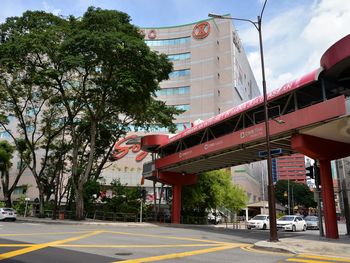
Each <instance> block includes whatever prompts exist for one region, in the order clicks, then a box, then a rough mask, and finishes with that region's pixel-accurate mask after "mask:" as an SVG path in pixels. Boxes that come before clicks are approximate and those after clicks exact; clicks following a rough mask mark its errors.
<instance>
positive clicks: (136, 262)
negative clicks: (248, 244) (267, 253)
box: [114, 245, 238, 263]
mask: <svg viewBox="0 0 350 263" xmlns="http://www.w3.org/2000/svg"><path fill="white" fill-rule="evenodd" d="M235 247H238V246H237V245H227V246H220V247H213V248H207V249H200V250H195V251H188V252H182V253H172V254H166V255H161V256H154V257H147V258H138V259H130V260H124V261H116V262H114V263H117V262H118V263H120V262H123V263H141V262H153V261H159V260H165V259H174V258H183V257H189V256H194V255H200V254H206V253H211V252H216V251H221V250H226V249H230V248H235Z"/></svg>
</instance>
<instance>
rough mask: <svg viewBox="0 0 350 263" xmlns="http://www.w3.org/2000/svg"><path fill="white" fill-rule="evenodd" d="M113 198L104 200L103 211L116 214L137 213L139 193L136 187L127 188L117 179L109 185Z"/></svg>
mask: <svg viewBox="0 0 350 263" xmlns="http://www.w3.org/2000/svg"><path fill="white" fill-rule="evenodd" d="M111 190H112V193H113V196H112V197H111V198H105V200H104V201H106V205H105V210H107V211H111V212H118V213H137V212H138V210H139V207H140V202H139V198H140V191H141V188H140V187H139V186H138V187H128V186H127V184H122V183H121V182H120V180H119V178H118V179H116V180H113V181H112V183H111Z"/></svg>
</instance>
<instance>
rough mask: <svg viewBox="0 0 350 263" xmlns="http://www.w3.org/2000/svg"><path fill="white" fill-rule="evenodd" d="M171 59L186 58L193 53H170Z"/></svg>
mask: <svg viewBox="0 0 350 263" xmlns="http://www.w3.org/2000/svg"><path fill="white" fill-rule="evenodd" d="M168 58H169V60H170V61H178V60H186V59H190V58H191V53H181V54H172V55H168Z"/></svg>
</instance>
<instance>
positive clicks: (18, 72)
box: [0, 7, 182, 219]
mask: <svg viewBox="0 0 350 263" xmlns="http://www.w3.org/2000/svg"><path fill="white" fill-rule="evenodd" d="M171 71H172V64H171V63H170V62H169V61H168V59H167V57H166V55H164V54H158V53H156V52H153V51H151V50H150V49H149V47H148V46H147V45H146V43H145V42H144V41H143V37H142V35H141V34H140V33H139V30H138V28H137V27H135V26H134V25H132V24H131V23H130V17H129V16H128V15H127V14H125V13H122V12H119V11H116V10H103V9H100V8H94V7H89V8H88V10H87V11H86V12H85V14H84V15H83V16H82V17H79V18H76V17H73V16H70V17H69V18H63V17H59V16H55V15H53V14H49V13H45V12H43V11H27V12H25V13H24V14H23V15H22V16H19V17H12V18H8V19H7V20H6V22H5V23H3V24H1V25H0V99H1V101H3V102H5V103H1V105H0V123H1V124H3V125H7V122H6V118H7V117H9V114H12V115H13V116H15V117H16V118H17V120H18V127H17V128H18V129H19V130H20V133H21V135H23V138H24V139H25V140H26V145H27V147H28V148H29V149H30V153H31V160H32V161H30V160H29V159H28V160H27V165H28V166H29V165H32V167H30V168H31V171H32V172H33V175H34V177H35V179H36V181H37V182H39V185H38V189H39V192H40V193H39V195H40V204H41V205H40V209H41V210H42V207H43V200H41V199H43V196H44V192H45V191H46V190H47V189H49V188H48V187H49V186H50V184H51V182H50V180H51V179H52V178H53V177H50V176H49V175H50V174H59V171H56V170H55V168H58V167H62V166H63V165H62V164H61V163H59V162H56V163H55V162H54V161H53V160H58V159H57V158H56V159H55V158H52V157H53V156H57V154H55V151H56V153H57V152H58V150H57V149H55V148H52V147H51V146H52V145H53V144H54V143H55V142H57V138H58V137H60V136H61V134H62V133H61V131H62V130H63V131H65V132H66V133H67V134H68V136H69V138H70V142H69V147H67V148H68V149H69V152H67V154H66V155H67V159H69V160H70V162H69V165H71V167H70V168H69V169H67V170H68V171H70V172H71V175H72V177H73V180H72V181H73V184H72V185H73V187H74V191H75V197H76V200H75V201H76V205H77V209H76V211H77V215H76V217H77V218H78V219H81V218H82V217H83V211H84V204H83V202H82V199H83V196H84V194H83V193H82V189H83V186H84V184H85V183H86V182H88V181H89V180H90V179H91V177H94V178H95V179H97V178H98V176H99V174H100V173H101V171H102V169H103V167H104V165H105V163H106V162H107V160H108V157H109V156H110V154H111V151H112V149H113V145H114V144H115V142H116V141H117V140H118V139H119V138H120V136H123V135H124V134H126V133H127V132H128V131H129V127H130V124H132V125H134V126H135V127H142V128H145V129H148V128H149V127H150V126H151V125H157V126H161V127H169V128H170V129H174V127H175V125H174V124H173V120H174V116H175V115H177V114H180V113H181V112H182V111H180V110H177V109H176V108H174V107H171V106H166V105H165V102H160V101H157V100H156V99H155V97H154V96H153V95H154V94H155V92H156V91H157V90H158V89H159V88H160V87H159V83H160V82H161V81H162V80H166V79H168V78H169V73H170V72H171ZM28 110H30V111H32V112H34V114H33V115H32V116H27V115H26V114H25V113H26V112H27V111H28ZM63 117H64V119H65V121H64V125H62V123H60V121H59V120H60V119H61V118H63ZM29 126H30V128H32V129H33V130H32V134H35V135H36V136H32V134H31V133H30V132H28V128H29ZM37 138H40V140H39V139H37ZM38 149H43V150H45V154H43V155H42V156H44V158H43V159H42V160H41V163H40V165H41V167H40V168H39V167H34V166H36V165H37V162H36V161H37V160H38V159H39V158H37V156H35V155H36V151H37V150H38ZM52 152H53V153H52ZM50 158H51V160H50ZM34 160H35V161H34ZM38 166H39V165H38ZM41 168H43V169H41ZM60 169H63V168H60ZM51 181H52V180H51Z"/></svg>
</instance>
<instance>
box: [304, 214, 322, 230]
mask: <svg viewBox="0 0 350 263" xmlns="http://www.w3.org/2000/svg"><path fill="white" fill-rule="evenodd" d="M304 220H305V222H306V228H307V229H320V226H319V225H318V217H317V216H307V217H305V218H304Z"/></svg>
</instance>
